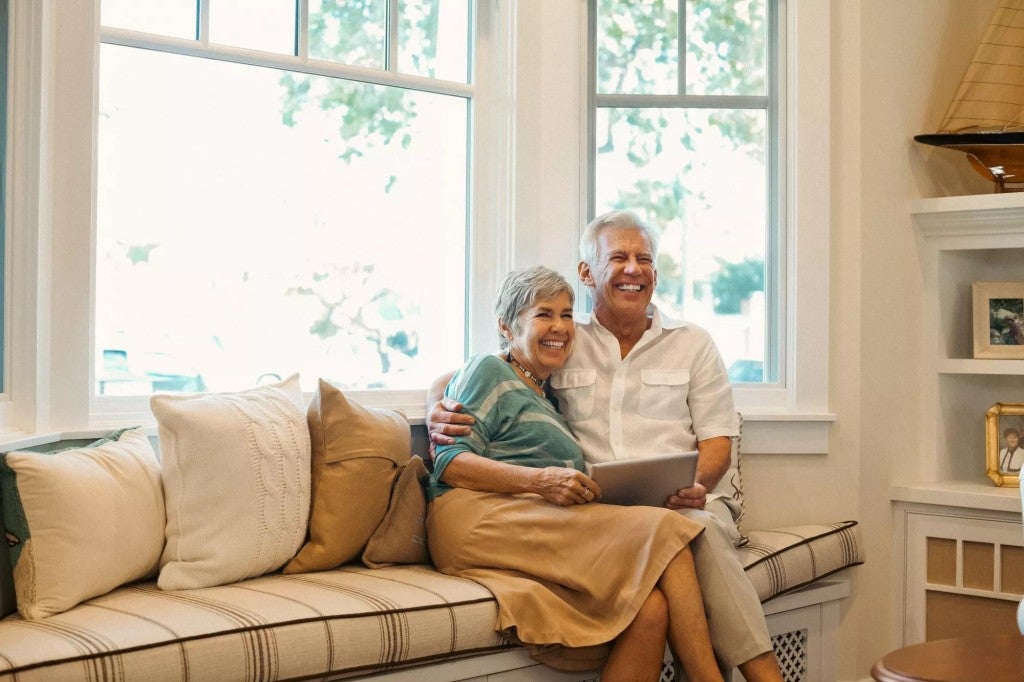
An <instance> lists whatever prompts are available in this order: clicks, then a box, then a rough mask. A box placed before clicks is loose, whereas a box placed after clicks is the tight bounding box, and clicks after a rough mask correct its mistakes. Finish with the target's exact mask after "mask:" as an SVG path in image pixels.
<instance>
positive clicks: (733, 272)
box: [596, 0, 767, 314]
mask: <svg viewBox="0 0 1024 682" xmlns="http://www.w3.org/2000/svg"><path fill="white" fill-rule="evenodd" d="M766 1H767V0H690V1H689V2H685V3H684V0H678V4H677V2H673V1H671V0H651V1H648V2H638V1H637V2H623V1H622V0H597V7H598V19H597V26H598V30H597V33H598V35H597V87H598V92H599V93H609V94H614V93H617V94H675V93H676V88H675V81H676V79H677V78H678V50H677V44H678V30H677V11H678V9H677V7H678V6H688V7H689V8H690V9H689V13H688V15H687V17H686V29H687V36H685V38H684V39H685V40H686V54H687V56H688V73H687V94H696V95H701V94H706V95H764V94H765V88H766V75H767V65H766V63H765V59H766V57H765V55H766V49H765V36H766V35H767V31H766V24H765V22H766V16H765V4H766ZM694 66H696V68H694ZM665 84H669V85H670V86H671V87H669V88H668V89H666V87H665ZM605 111H606V113H607V116H606V117H604V119H603V125H602V126H601V127H600V129H598V130H597V131H596V134H597V144H598V149H597V152H598V155H600V154H611V153H614V152H616V151H618V150H620V149H624V151H625V154H626V157H627V158H628V159H629V161H630V163H631V164H632V165H633V166H634V167H635V169H636V171H637V173H636V177H635V180H634V182H633V183H632V184H631V185H630V186H627V187H622V188H620V189H619V190H618V198H617V200H616V201H614V202H613V204H614V206H615V207H616V208H623V209H630V210H633V211H636V212H637V213H639V214H640V215H641V216H643V217H644V218H646V219H647V220H649V221H651V222H653V223H655V224H656V225H658V226H660V227H661V228H662V229H663V230H668V229H670V228H671V227H673V226H674V225H675V226H678V227H680V228H681V229H684V230H685V229H686V225H685V216H686V213H687V211H688V210H698V209H699V208H700V207H701V205H702V204H704V205H705V207H706V203H705V198H704V197H703V196H701V195H700V194H699V193H696V192H694V191H693V190H692V189H691V188H690V187H688V186H687V183H686V178H687V175H688V174H689V173H690V172H692V171H693V170H694V166H693V163H694V160H693V158H692V157H691V158H689V159H685V160H681V163H680V164H679V167H678V173H676V174H674V175H672V176H670V177H662V176H654V177H651V176H645V175H644V169H645V168H646V167H648V166H649V165H651V163H652V162H653V161H654V160H655V159H656V158H657V157H658V156H659V155H660V154H661V153H662V152H663V150H664V149H665V147H666V143H667V140H666V135H669V134H670V133H669V131H670V130H671V129H672V128H673V127H674V126H673V123H674V122H676V121H678V114H679V111H678V110H675V109H668V108H639V107H637V108H627V107H616V108H608V109H606V110H605ZM697 119H698V117H692V118H691V117H689V116H687V118H686V120H687V121H688V123H689V124H691V125H689V126H688V127H687V128H686V130H684V131H683V132H682V133H681V134H680V135H679V142H680V144H681V145H682V146H683V147H684V148H685V149H687V150H689V151H691V152H692V151H694V149H695V144H694V140H695V139H697V138H698V137H699V136H701V135H702V134H703V133H705V132H706V131H705V130H704V129H703V128H702V127H701V126H702V125H703V124H702V123H695V122H694V121H695V120H697ZM706 121H707V125H709V126H711V127H714V128H716V129H717V130H718V132H719V133H720V134H721V136H722V137H723V138H724V139H725V140H727V141H728V143H729V144H731V145H732V146H733V148H734V149H736V150H739V151H742V152H743V153H745V154H747V155H749V156H750V157H752V158H754V159H757V160H759V161H761V162H763V160H764V153H765V149H764V147H763V145H762V144H760V139H761V131H760V130H758V129H756V128H755V124H754V119H753V118H752V117H751V116H749V115H747V112H746V111H745V110H741V109H737V110H723V109H716V110H713V111H711V113H710V115H709V116H708V118H707V119H706ZM676 130H678V128H676ZM697 162H698V163H699V160H698V161H697ZM693 236H695V235H693ZM684 243H685V242H684ZM716 260H717V261H718V262H719V264H720V267H721V270H719V272H718V273H716V274H714V275H713V276H712V281H711V287H712V293H713V295H714V297H715V301H716V303H715V312H717V313H722V314H725V313H730V312H739V309H740V308H739V304H740V302H742V301H743V300H745V299H746V298H749V297H750V295H751V294H752V293H753V292H754V291H763V290H764V261H763V260H756V261H751V260H745V261H743V262H729V261H726V260H725V259H721V258H718V259H716ZM657 265H658V294H659V296H660V297H661V298H662V299H663V300H668V301H671V302H674V303H677V304H682V303H683V301H684V299H685V298H686V295H687V292H686V291H685V282H686V280H687V272H686V264H685V261H684V260H683V259H682V254H679V253H668V252H665V251H663V252H662V253H661V254H659V257H658V263H657ZM755 271H756V272H758V273H759V275H758V276H754V272H755Z"/></svg>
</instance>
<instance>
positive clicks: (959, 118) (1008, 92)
mask: <svg viewBox="0 0 1024 682" xmlns="http://www.w3.org/2000/svg"><path fill="white" fill-rule="evenodd" d="M914 139H915V140H916V141H918V142H922V143H924V144H930V145H935V146H937V147H945V148H947V149H956V150H958V151H962V152H964V153H966V154H967V158H968V160H969V161H970V162H971V165H972V166H973V167H974V169H975V170H976V171H978V173H980V174H981V175H982V176H983V177H985V178H986V179H989V180H992V181H993V182H994V183H995V191H996V192H1009V191H1021V190H1024V0H1000V2H999V6H998V7H996V10H995V12H994V13H993V15H992V21H991V23H990V24H989V26H988V29H987V30H986V31H985V35H984V37H983V38H982V41H981V44H979V45H978V49H977V51H976V52H975V53H974V59H973V60H972V61H971V65H970V66H969V67H968V68H967V73H965V74H964V77H963V80H962V81H961V82H960V87H959V88H957V91H956V95H955V96H954V97H953V102H952V104H950V105H949V110H948V111H947V112H946V117H945V119H944V120H943V121H942V125H941V126H940V127H939V132H938V133H935V134H931V135H916V136H914Z"/></svg>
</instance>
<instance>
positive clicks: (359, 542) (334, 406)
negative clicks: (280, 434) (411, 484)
mask: <svg viewBox="0 0 1024 682" xmlns="http://www.w3.org/2000/svg"><path fill="white" fill-rule="evenodd" d="M306 420H307V422H308V423H309V438H310V445H311V449H312V452H311V456H310V459H311V461H312V472H311V474H312V476H311V481H310V484H311V485H310V488H311V490H310V492H311V497H312V501H311V512H310V518H309V540H308V541H307V542H306V544H305V545H304V546H303V547H302V549H300V550H299V553H298V554H296V555H295V558H293V559H292V560H291V561H290V562H288V564H287V565H286V566H285V567H284V572H285V573H305V572H308V571H324V570H327V569H330V568H334V567H336V566H339V565H341V564H343V563H345V562H346V561H351V560H353V559H356V558H358V557H359V554H360V552H362V551H363V547H365V546H366V541H367V540H369V539H370V535H371V534H373V531H374V529H375V528H376V527H377V526H378V525H380V522H381V520H382V519H383V518H384V514H385V513H386V512H387V510H388V503H389V502H390V499H391V487H392V484H393V483H394V481H395V476H396V475H397V473H398V467H399V466H401V465H403V464H406V463H407V462H408V461H409V457H410V454H409V452H410V450H411V448H412V437H411V435H410V433H409V423H408V422H407V421H406V420H405V417H404V416H402V415H401V414H399V413H398V412H394V411H392V410H383V409H371V408H367V407H363V406H362V405H359V404H358V403H354V402H350V401H349V400H348V399H347V398H346V397H345V395H344V394H343V393H342V392H341V391H340V390H339V389H338V388H337V387H336V386H333V385H331V384H330V383H328V382H327V381H324V380H323V379H321V380H320V381H319V385H318V386H317V391H316V394H315V395H314V396H313V401H312V402H311V403H310V405H309V410H308V411H307V413H306Z"/></svg>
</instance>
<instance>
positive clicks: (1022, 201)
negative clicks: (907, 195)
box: [910, 192, 1024, 216]
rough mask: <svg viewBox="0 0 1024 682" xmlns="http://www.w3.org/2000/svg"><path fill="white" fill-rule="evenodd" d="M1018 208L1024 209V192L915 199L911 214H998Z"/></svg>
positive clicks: (912, 202) (911, 205) (911, 206)
mask: <svg viewBox="0 0 1024 682" xmlns="http://www.w3.org/2000/svg"><path fill="white" fill-rule="evenodd" d="M1018 208H1024V192H1004V193H1003V194H969V195H964V196H959V197H935V198H931V199H914V200H913V201H911V202H910V213H911V214H913V215H917V216H920V215H922V214H928V213H939V214H951V213H952V214H955V213H961V212H974V211H984V212H986V213H989V212H997V213H998V212H999V211H1002V210H1013V209H1018Z"/></svg>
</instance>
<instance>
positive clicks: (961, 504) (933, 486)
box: [890, 478, 1021, 514]
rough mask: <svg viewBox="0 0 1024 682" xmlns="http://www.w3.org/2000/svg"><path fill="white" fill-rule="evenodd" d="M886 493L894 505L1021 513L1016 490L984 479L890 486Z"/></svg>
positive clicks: (1018, 494) (1018, 492) (1018, 491)
mask: <svg viewBox="0 0 1024 682" xmlns="http://www.w3.org/2000/svg"><path fill="white" fill-rule="evenodd" d="M890 494H891V497H892V499H893V501H894V502H913V503H916V504H934V505H941V506H944V507H956V508H960V509H986V510H990V511H1004V512H1016V513H1018V514H1019V513H1021V504H1020V490H1018V489H1017V488H999V487H997V486H994V485H992V483H991V482H989V481H988V480H987V479H984V478H982V479H981V480H978V481H941V482H938V483H913V484H907V485H894V486H893V487H892V489H891V491H890Z"/></svg>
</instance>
